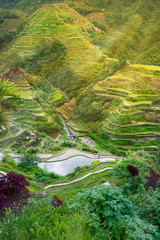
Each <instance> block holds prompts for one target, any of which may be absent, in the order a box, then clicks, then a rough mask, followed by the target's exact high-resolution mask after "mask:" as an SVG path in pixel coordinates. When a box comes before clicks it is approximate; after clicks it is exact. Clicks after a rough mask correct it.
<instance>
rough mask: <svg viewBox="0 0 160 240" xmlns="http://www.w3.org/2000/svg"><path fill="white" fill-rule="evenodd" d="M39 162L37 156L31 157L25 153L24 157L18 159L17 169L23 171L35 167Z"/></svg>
mask: <svg viewBox="0 0 160 240" xmlns="http://www.w3.org/2000/svg"><path fill="white" fill-rule="evenodd" d="M40 162H41V159H40V158H39V157H38V156H37V155H32V154H30V153H25V154H24V156H23V157H22V158H21V159H20V162H19V163H18V167H20V168H24V169H31V168H33V167H37V165H38V163H40Z"/></svg>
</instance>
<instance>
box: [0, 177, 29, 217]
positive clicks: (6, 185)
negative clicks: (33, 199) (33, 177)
mask: <svg viewBox="0 0 160 240" xmlns="http://www.w3.org/2000/svg"><path fill="white" fill-rule="evenodd" d="M26 186H29V183H28V182H27V181H26V180H25V177H24V176H23V175H17V174H14V173H8V174H7V175H6V176H4V177H1V178H0V215H1V216H3V215H4V212H5V211H6V208H11V209H12V210H13V211H14V212H19V211H20V210H21V209H22V207H23V205H26V204H27V200H28V198H29V197H30V195H29V190H28V189H27V188H26Z"/></svg>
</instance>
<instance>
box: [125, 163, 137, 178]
mask: <svg viewBox="0 0 160 240" xmlns="http://www.w3.org/2000/svg"><path fill="white" fill-rule="evenodd" d="M127 169H128V171H129V172H130V174H131V176H132V177H135V176H138V175H139V170H138V168H136V167H134V166H132V165H128V166H127Z"/></svg>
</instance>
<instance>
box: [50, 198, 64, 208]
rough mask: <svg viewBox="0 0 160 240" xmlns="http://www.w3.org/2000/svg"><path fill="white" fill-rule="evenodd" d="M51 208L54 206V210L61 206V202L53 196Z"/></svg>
mask: <svg viewBox="0 0 160 240" xmlns="http://www.w3.org/2000/svg"><path fill="white" fill-rule="evenodd" d="M51 204H52V206H54V207H55V208H58V207H60V206H63V202H62V201H61V200H60V199H59V198H58V197H57V196H56V195H55V196H53V199H52V202H51Z"/></svg>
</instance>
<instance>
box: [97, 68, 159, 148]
mask: <svg viewBox="0 0 160 240" xmlns="http://www.w3.org/2000/svg"><path fill="white" fill-rule="evenodd" d="M158 72H160V67H158V66H147V65H137V64H133V65H126V66H125V67H124V68H123V69H122V70H119V71H118V72H116V74H115V75H113V76H111V77H108V78H107V79H105V80H104V81H101V82H99V83H98V84H96V85H95V87H94V91H95V93H96V95H98V96H100V97H102V98H106V99H107V101H108V102H109V107H108V114H107V118H106V119H105V120H104V121H103V123H102V125H103V127H102V129H101V130H100V131H103V132H104V133H105V134H107V135H108V136H110V138H111V141H110V143H111V145H112V146H114V147H116V148H117V149H119V150H121V151H125V150H128V149H132V150H137V149H141V148H142V149H145V150H148V151H154V150H156V149H158V147H160V76H159V75H156V74H158Z"/></svg>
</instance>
